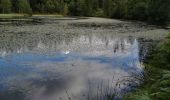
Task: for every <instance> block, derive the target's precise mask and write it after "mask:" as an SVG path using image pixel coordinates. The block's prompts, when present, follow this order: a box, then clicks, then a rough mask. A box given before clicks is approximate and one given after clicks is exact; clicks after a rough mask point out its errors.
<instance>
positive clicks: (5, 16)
mask: <svg viewBox="0 0 170 100" xmlns="http://www.w3.org/2000/svg"><path fill="white" fill-rule="evenodd" d="M26 16H27V15H26V14H0V18H1V19H3V18H4V19H10V18H21V17H26Z"/></svg>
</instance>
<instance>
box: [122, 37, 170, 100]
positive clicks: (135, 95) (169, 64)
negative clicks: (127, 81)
mask: <svg viewBox="0 0 170 100" xmlns="http://www.w3.org/2000/svg"><path fill="white" fill-rule="evenodd" d="M147 60H149V61H148V63H146V64H145V66H146V67H145V70H146V77H145V81H144V82H143V84H142V85H141V86H140V87H139V88H137V89H135V90H134V91H132V92H131V93H128V94H126V95H125V96H124V100H170V95H169V94H170V35H169V36H168V37H167V38H166V39H165V40H164V41H163V42H160V43H159V44H157V46H156V48H155V49H154V50H153V53H152V55H151V56H150V57H149V58H148V59H147Z"/></svg>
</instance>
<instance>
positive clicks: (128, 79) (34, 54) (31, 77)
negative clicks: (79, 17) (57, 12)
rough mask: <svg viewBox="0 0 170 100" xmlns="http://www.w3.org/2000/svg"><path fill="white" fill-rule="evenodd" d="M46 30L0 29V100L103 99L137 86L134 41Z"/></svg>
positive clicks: (139, 73) (86, 31)
mask: <svg viewBox="0 0 170 100" xmlns="http://www.w3.org/2000/svg"><path fill="white" fill-rule="evenodd" d="M46 26H48V27H45V25H44V26H43V25H40V26H38V25H37V26H36V25H35V26H34V25H26V26H3V27H1V31H0V32H1V34H0V100H106V99H107V98H108V97H109V96H111V95H113V94H115V95H117V96H118V97H120V96H121V95H122V94H124V93H125V91H129V90H131V89H132V88H133V87H134V86H136V85H139V84H140V82H141V79H142V78H143V73H144V71H143V68H144V66H143V64H142V60H141V59H142V57H143V56H144V54H143V53H141V52H142V51H147V50H146V49H145V48H144V47H143V46H144V45H142V43H141V41H140V39H139V38H138V37H136V36H134V37H133V36H128V35H127V36H124V35H121V36H120V35H115V32H112V31H111V30H109V31H107V32H106V30H103V29H101V28H93V29H91V28H89V27H88V28H84V27H83V28H82V29H81V30H79V31H76V30H78V29H76V28H75V27H74V28H73V27H71V28H72V29H71V28H70V27H68V25H67V24H62V25H61V26H60V25H58V24H56V23H55V24H48V25H46ZM55 28H56V29H55ZM120 29H121V28H120ZM120 29H119V30H120ZM96 30H99V32H98V31H96ZM56 32H57V33H56ZM64 32H67V33H64Z"/></svg>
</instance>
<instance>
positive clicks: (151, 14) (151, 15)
mask: <svg viewBox="0 0 170 100" xmlns="http://www.w3.org/2000/svg"><path fill="white" fill-rule="evenodd" d="M169 4H170V0H150V1H149V7H148V19H149V21H150V22H152V23H160V24H161V23H166V22H167V21H168V19H169V15H170V14H169V11H170V6H169Z"/></svg>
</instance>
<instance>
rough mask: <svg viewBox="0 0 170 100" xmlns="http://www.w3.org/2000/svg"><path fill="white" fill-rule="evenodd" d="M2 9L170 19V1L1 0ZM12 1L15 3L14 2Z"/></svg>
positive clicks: (158, 21)
mask: <svg viewBox="0 0 170 100" xmlns="http://www.w3.org/2000/svg"><path fill="white" fill-rule="evenodd" d="M0 2H1V4H0V12H1V13H8V12H10V11H11V7H12V12H17V13H30V14H31V13H32V12H33V13H59V14H63V15H71V16H101V17H111V18H120V19H132V20H142V21H147V22H150V23H154V24H166V22H168V21H170V6H169V4H170V0H0ZM11 2H12V5H11Z"/></svg>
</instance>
